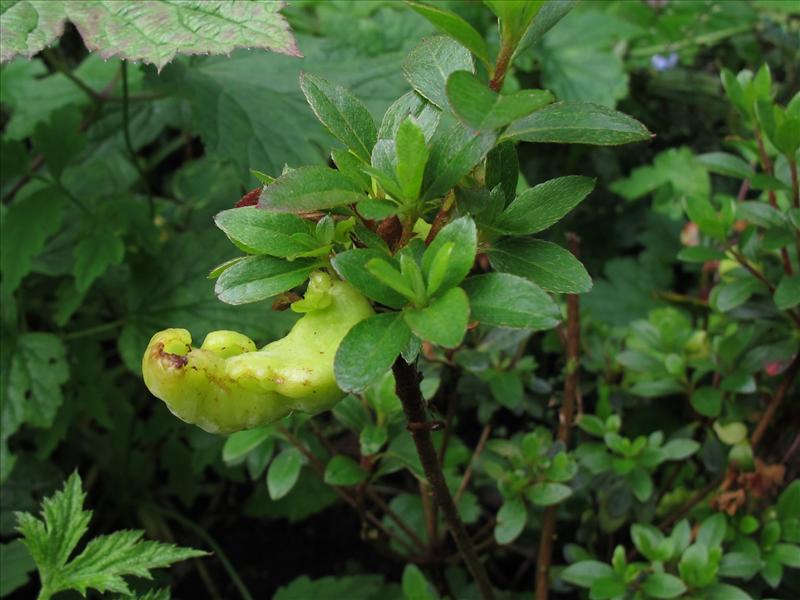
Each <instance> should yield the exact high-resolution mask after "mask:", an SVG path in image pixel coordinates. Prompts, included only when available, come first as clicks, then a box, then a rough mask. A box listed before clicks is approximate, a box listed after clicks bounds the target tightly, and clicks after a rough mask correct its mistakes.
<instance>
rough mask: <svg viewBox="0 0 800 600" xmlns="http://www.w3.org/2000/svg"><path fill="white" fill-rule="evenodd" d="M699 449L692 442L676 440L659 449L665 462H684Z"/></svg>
mask: <svg viewBox="0 0 800 600" xmlns="http://www.w3.org/2000/svg"><path fill="white" fill-rule="evenodd" d="M699 449H700V444H698V443H697V442H695V441H694V440H690V439H686V438H678V439H674V440H670V441H669V442H667V443H666V444H664V445H663V446H662V447H661V454H662V455H663V456H664V459H666V460H685V459H687V458H689V457H690V456H691V455H692V454H694V453H695V452H697V451H698V450H699Z"/></svg>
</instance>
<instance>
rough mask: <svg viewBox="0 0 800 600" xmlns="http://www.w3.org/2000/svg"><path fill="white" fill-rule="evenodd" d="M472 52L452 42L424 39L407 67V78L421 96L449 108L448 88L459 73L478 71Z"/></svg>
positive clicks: (409, 57)
mask: <svg viewBox="0 0 800 600" xmlns="http://www.w3.org/2000/svg"><path fill="white" fill-rule="evenodd" d="M474 70H475V67H474V65H473V63H472V56H471V55H470V53H469V50H467V49H466V48H464V47H463V46H462V45H461V44H459V43H458V42H456V41H455V40H453V39H452V38H449V37H445V36H435V37H430V38H425V39H423V40H422V41H421V42H420V43H419V45H418V46H417V47H416V48H414V50H412V51H411V53H410V54H409V55H408V57H407V58H406V60H405V62H404V63H403V74H404V75H405V77H406V80H408V82H409V83H410V84H411V87H413V88H414V89H415V90H416V91H417V92H419V93H420V94H421V95H422V96H423V97H425V98H427V99H428V100H429V101H431V102H433V103H434V104H435V105H436V106H438V107H439V108H443V109H446V108H447V95H446V93H445V86H446V84H447V78H448V77H449V76H450V74H451V73H453V72H455V71H474Z"/></svg>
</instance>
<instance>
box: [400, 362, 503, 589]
mask: <svg viewBox="0 0 800 600" xmlns="http://www.w3.org/2000/svg"><path fill="white" fill-rule="evenodd" d="M392 370H393V371H394V377H395V382H396V385H397V395H398V396H399V398H400V400H401V402H402V403H403V412H404V413H405V415H406V421H407V422H408V424H409V425H414V426H413V427H410V428H409V429H410V432H411V437H412V438H413V440H414V444H415V445H416V447H417V454H418V455H419V459H420V462H421V463H422V468H423V470H424V471H425V477H426V479H427V480H428V484H429V485H430V486H431V489H432V490H433V494H434V497H435V498H436V501H437V502H438V503H439V508H440V509H441V510H442V515H443V516H444V521H445V523H446V524H447V527H448V529H450V534H451V535H452V536H453V540H454V541H455V543H456V546H457V547H458V550H459V552H460V553H461V557H462V558H463V560H464V562H465V563H466V565H467V568H468V569H469V571H470V573H471V574H472V577H473V579H475V584H476V585H477V587H478V592H479V593H480V595H481V597H482V598H483V599H484V600H492V599H493V598H494V592H493V590H492V585H491V583H490V582H489V577H488V575H487V574H486V569H485V568H484V566H483V563H481V561H480V558H479V557H478V554H477V552H476V551H475V547H474V546H473V545H472V540H470V537H469V534H468V533H467V530H466V528H465V527H464V523H463V521H462V520H461V517H460V516H459V514H458V508H456V505H455V502H453V497H452V496H451V495H450V490H449V489H448V487H447V482H445V479H444V474H443V473H442V466H441V464H440V463H439V458H438V457H437V455H436V448H435V447H434V445H433V440H432V439H431V432H430V429H429V428H427V427H425V426H424V424H426V423H427V415H426V414H425V405H424V401H423V399H422V393H421V392H420V389H419V381H420V376H419V373H418V372H417V369H416V367H414V366H413V365H409V364H408V363H406V362H405V360H403V359H402V358H401V357H399V358H398V359H397V360H396V361H395V363H394V366H393V367H392Z"/></svg>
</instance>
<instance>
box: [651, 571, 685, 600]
mask: <svg viewBox="0 0 800 600" xmlns="http://www.w3.org/2000/svg"><path fill="white" fill-rule="evenodd" d="M642 589H643V590H644V592H645V593H646V594H647V595H648V596H650V597H651V598H677V597H678V596H680V595H681V594H683V593H684V592H685V591H686V584H684V583H683V581H681V580H680V579H679V578H678V577H675V575H670V574H669V573H653V574H652V575H649V576H648V577H647V579H645V580H644V584H643V585H642Z"/></svg>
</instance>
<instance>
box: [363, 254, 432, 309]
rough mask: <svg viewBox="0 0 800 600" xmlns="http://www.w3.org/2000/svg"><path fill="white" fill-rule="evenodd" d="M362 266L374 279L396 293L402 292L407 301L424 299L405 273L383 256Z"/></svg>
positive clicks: (417, 301) (422, 300)
mask: <svg viewBox="0 0 800 600" xmlns="http://www.w3.org/2000/svg"><path fill="white" fill-rule="evenodd" d="M364 266H365V267H366V269H367V272H369V273H370V274H372V276H373V277H375V279H377V280H378V281H379V282H381V283H382V284H383V285H385V286H387V287H389V288H391V289H392V290H394V291H395V292H396V293H398V294H402V295H403V296H404V297H405V298H406V299H407V301H408V302H414V303H422V302H424V301H425V297H424V295H422V294H420V293H419V292H418V290H416V289H415V288H413V287H412V283H411V281H409V279H408V277H406V273H404V272H402V271H398V270H397V266H396V265H395V264H394V263H390V262H389V261H388V260H386V259H385V258H373V259H372V260H370V261H369V262H368V263H367V264H366V265H364Z"/></svg>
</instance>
